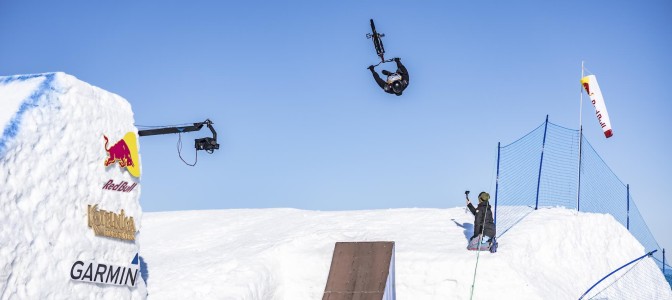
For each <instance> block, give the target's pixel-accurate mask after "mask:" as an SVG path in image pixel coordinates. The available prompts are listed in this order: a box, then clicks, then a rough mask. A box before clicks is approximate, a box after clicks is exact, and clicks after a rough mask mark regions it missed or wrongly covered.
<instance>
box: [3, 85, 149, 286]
mask: <svg viewBox="0 0 672 300" xmlns="http://www.w3.org/2000/svg"><path fill="white" fill-rule="evenodd" d="M133 123H134V121H133V112H132V110H131V106H130V104H129V103H128V102H127V101H126V100H124V99H122V98H121V97H119V96H118V95H115V94H112V93H109V92H107V91H104V90H102V89H100V88H97V87H93V86H91V85H89V84H87V83H85V82H82V81H80V80H78V79H76V78H75V77H73V76H70V75H67V74H64V73H45V74H36V75H22V76H8V77H0V128H1V131H0V132H2V135H1V136H0V187H1V188H0V223H1V225H2V226H1V227H0V299H87V298H95V299H98V298H109V299H128V298H131V297H132V298H138V299H140V298H143V297H144V296H145V294H146V290H145V286H144V283H142V282H141V280H140V282H139V283H138V285H137V286H136V287H135V288H128V287H126V286H120V287H119V286H107V285H102V284H94V283H87V282H76V281H72V280H71V279H70V272H71V268H72V266H73V264H74V263H75V262H76V261H78V260H81V261H84V262H86V261H95V262H98V263H104V264H111V265H118V266H129V265H130V264H131V260H132V259H133V257H134V256H135V255H136V253H138V252H139V249H140V247H139V243H137V242H135V243H134V242H128V241H123V240H119V239H113V238H108V237H101V236H96V235H95V234H94V232H93V230H92V229H91V228H89V227H88V205H96V204H97V205H98V206H99V209H101V210H107V211H110V212H114V213H119V212H120V211H121V210H122V209H123V210H124V211H125V214H126V215H127V216H132V217H134V219H135V226H136V229H139V228H140V227H141V226H140V221H141V218H142V210H141V208H140V202H139V197H140V187H136V188H135V189H134V190H133V191H131V192H128V193H124V192H118V191H110V190H103V189H102V187H103V186H104V184H105V183H106V182H108V181H109V180H111V179H112V180H114V181H115V182H121V181H126V182H129V183H133V182H139V180H138V179H136V178H134V177H132V176H130V175H129V173H128V172H127V171H125V170H123V169H121V168H119V167H118V166H117V165H116V164H115V165H113V166H110V167H107V168H106V167H104V165H103V161H104V160H105V158H106V156H107V153H106V151H105V148H104V141H103V135H104V134H105V135H107V136H109V137H110V139H111V140H112V141H118V140H119V139H121V138H122V137H123V135H124V133H126V132H137V130H136V129H135V127H134V125H133Z"/></svg>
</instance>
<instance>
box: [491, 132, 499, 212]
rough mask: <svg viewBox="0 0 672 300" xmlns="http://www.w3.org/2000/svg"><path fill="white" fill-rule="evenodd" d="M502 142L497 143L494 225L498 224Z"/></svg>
mask: <svg viewBox="0 0 672 300" xmlns="http://www.w3.org/2000/svg"><path fill="white" fill-rule="evenodd" d="M500 145H501V142H498V143H497V179H496V180H495V218H494V220H492V222H493V223H495V224H497V192H498V191H499V153H500V152H499V150H500V149H501V146H500Z"/></svg>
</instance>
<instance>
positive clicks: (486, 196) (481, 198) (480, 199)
mask: <svg viewBox="0 0 672 300" xmlns="http://www.w3.org/2000/svg"><path fill="white" fill-rule="evenodd" d="M488 200H490V194H488V193H486V192H481V193H480V194H478V202H479V203H481V202H483V201H488Z"/></svg>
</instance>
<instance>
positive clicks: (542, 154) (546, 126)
mask: <svg viewBox="0 0 672 300" xmlns="http://www.w3.org/2000/svg"><path fill="white" fill-rule="evenodd" d="M547 129H548V115H546V123H545V124H544V139H543V141H542V142H541V159H539V175H538V176H537V200H536V201H535V204H534V210H537V208H539V186H540V185H541V166H542V165H543V163H544V148H545V147H546V130H547Z"/></svg>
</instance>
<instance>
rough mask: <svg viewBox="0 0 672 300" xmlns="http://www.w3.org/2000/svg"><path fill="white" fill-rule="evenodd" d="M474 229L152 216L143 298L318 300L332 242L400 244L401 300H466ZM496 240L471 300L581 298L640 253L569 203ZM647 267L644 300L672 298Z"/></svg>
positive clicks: (439, 219) (452, 215)
mask: <svg viewBox="0 0 672 300" xmlns="http://www.w3.org/2000/svg"><path fill="white" fill-rule="evenodd" d="M498 217H501V216H499V215H498ZM472 222H473V216H471V215H470V214H468V213H465V210H464V209H463V208H453V209H391V210H372V211H343V212H322V211H304V210H296V209H259V210H219V211H183V212H159V213H146V214H145V215H144V218H143V234H142V253H141V254H142V255H143V256H144V257H145V260H146V262H147V267H148V273H149V277H148V292H149V296H148V298H149V299H292V300H294V299H321V298H322V293H323V292H324V288H325V284H326V280H327V275H328V273H329V266H330V260H331V257H332V251H333V249H334V243H335V242H339V241H395V242H396V244H395V248H396V262H395V263H396V266H395V267H396V289H397V298H398V299H469V295H470V289H471V284H472V279H473V276H474V267H475V264H476V253H475V252H470V251H467V250H466V244H467V239H468V237H469V236H471V234H472V232H471V231H472V230H473V229H472V228H473V227H472ZM499 243H500V247H499V251H498V252H497V253H495V254H491V253H489V252H484V253H481V256H480V260H479V267H478V273H477V279H476V283H475V291H474V299H577V298H578V297H579V296H581V294H583V293H584V292H585V291H586V290H587V289H588V288H589V287H590V286H591V285H592V284H594V283H595V282H596V281H597V280H599V279H600V278H602V276H604V275H606V274H607V273H609V272H610V271H612V270H614V269H615V268H618V267H619V266H621V265H623V264H625V263H627V262H629V261H631V260H632V259H634V258H636V257H639V256H641V255H643V254H644V249H643V248H642V246H641V245H640V244H639V243H638V242H637V241H636V240H635V239H634V238H633V237H632V235H630V234H629V233H628V232H627V230H626V229H625V228H624V227H623V226H621V225H620V224H619V223H618V222H617V221H616V220H615V219H614V218H612V217H611V216H610V215H603V214H592V213H578V214H577V213H576V212H574V211H570V210H566V209H563V208H553V209H541V210H538V211H535V212H533V213H531V214H530V215H528V216H527V217H526V218H525V219H523V221H521V222H520V223H519V224H518V225H517V226H515V227H514V228H513V229H511V230H510V231H509V232H507V233H506V234H505V235H504V236H502V237H501V239H500V241H499ZM642 264H643V266H644V267H643V268H641V267H638V269H644V270H652V271H653V272H654V273H656V274H659V276H660V279H659V282H654V283H653V284H654V285H655V286H656V288H655V289H654V291H650V292H644V293H645V294H638V296H641V298H640V299H672V291H671V290H670V288H669V286H668V285H667V283H666V282H665V281H664V279H663V276H662V274H661V272H660V271H659V270H658V269H657V268H656V266H655V264H654V262H653V261H651V259H650V258H647V259H646V260H645V261H643V262H642ZM647 293H648V294H647Z"/></svg>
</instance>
